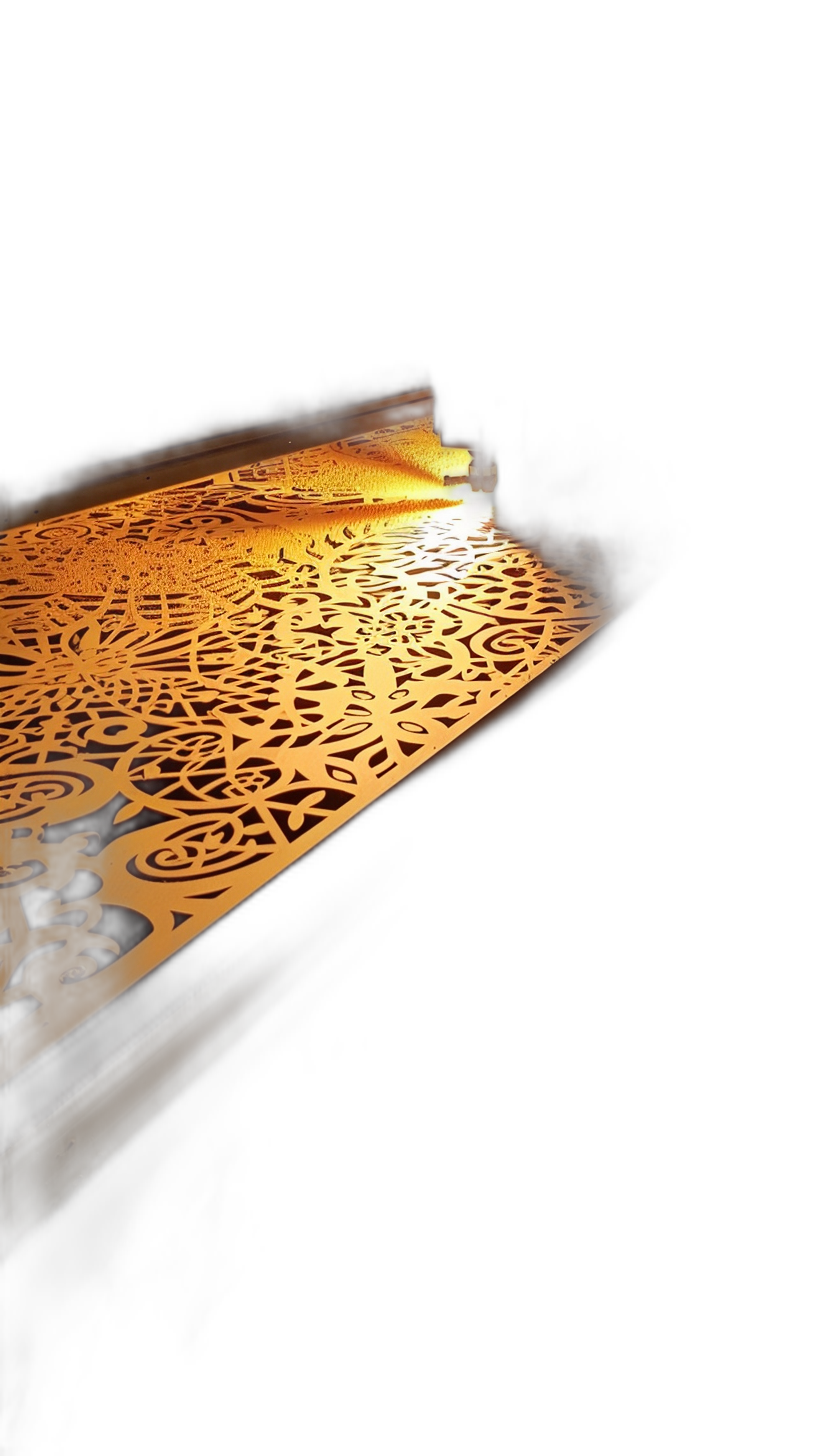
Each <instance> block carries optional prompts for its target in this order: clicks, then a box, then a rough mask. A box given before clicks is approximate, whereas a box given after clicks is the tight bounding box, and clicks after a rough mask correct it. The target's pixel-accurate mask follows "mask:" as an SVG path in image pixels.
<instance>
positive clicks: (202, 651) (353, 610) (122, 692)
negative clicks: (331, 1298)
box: [0, 420, 603, 1072]
mask: <svg viewBox="0 0 816 1456" xmlns="http://www.w3.org/2000/svg"><path fill="white" fill-rule="evenodd" d="M469 461H470V457H469V455H468V452H467V451H465V450H450V449H445V448H444V447H443V446H441V444H440V442H439V439H438V438H437V436H436V435H435V434H434V433H433V427H432V422H431V421H430V420H425V421H420V422H416V421H414V422H412V423H410V424H409V425H402V426H390V427H384V428H383V429H380V430H375V431H373V432H372V433H371V434H369V435H366V436H360V437H356V438H355V439H353V440H345V441H339V442H336V443H334V444H332V445H327V446H319V447H315V448H313V449H309V450H303V451H299V452H296V453H293V454H290V455H284V456H279V457H277V458H276V459H274V460H269V461H262V462H260V463H258V464H256V465H253V466H249V467H246V468H242V469H236V470H232V471H227V472H224V473H222V474H220V475H215V476H213V477H211V478H208V479H207V480H198V481H194V482H191V483H189V484H185V485H176V486H170V487H167V488H165V489H162V490H157V491H154V492H152V493H150V494H146V495H140V496H137V497H134V498H132V499H130V500H125V501H117V502H115V503H114V504H108V505H104V506H99V507H96V508H93V509H89V510H85V511H80V512H76V513H75V514H72V515H67V516H63V517H61V518H59V519H58V520H53V521H47V522H44V523H41V524H31V525H28V526H22V527H19V528H17V529H15V530H12V531H9V532H7V533H6V535H5V537H4V538H2V541H0V608H2V618H1V619H0V620H2V626H0V682H1V683H2V685H3V690H2V704H1V705H0V915H1V916H2V920H0V955H2V957H3V962H2V964H3V980H2V985H3V986H4V987H5V989H4V990H3V992H2V996H0V1007H2V1013H0V1014H2V1016H3V1017H4V1018H5V1020H6V1022H7V1023H8V1027H9V1032H10V1042H9V1049H8V1052H7V1056H6V1067H7V1072H13V1071H14V1070H15V1069H16V1068H18V1067H19V1066H21V1065H23V1064H24V1063H25V1062H26V1061H27V1060H28V1059H30V1058H31V1057H32V1056H33V1055H35V1054H36V1053H37V1052H38V1051H40V1050H41V1049H42V1048H44V1047H45V1046H47V1045H49V1044H50V1043H51V1042H53V1041H55V1040H56V1039H57V1038H58V1037H60V1036H62V1035H63V1034H65V1033H66V1032H67V1031H69V1030H70V1029H71V1028H72V1027H74V1026H76V1025H78V1024H79V1023H80V1022H81V1021H83V1020H84V1019H85V1018H86V1017H87V1016H88V1015H90V1014H91V1013H92V1012H94V1011H96V1010H97V1009H98V1008H100V1007H101V1006H103V1005H104V1004H105V1003H106V1002H108V1001H110V1000H111V999H112V998H113V997H114V996H116V995H118V994H119V992H121V991H122V990H124V989H125V988H126V987H127V986H129V985H131V984H132V983H133V982H134V981H136V980H138V978H139V977H141V976H143V975H145V974H146V972H147V971H149V970H151V969H153V968H154V967H155V966H157V965H158V964H159V963H160V962H161V961H163V960H164V959H166V957H167V956H169V955H171V954H172V952H173V951H174V950H175V949H177V948H178V947H179V946H181V945H182V944H184V943H185V942H186V941H189V940H190V939H191V938H192V937H193V936H194V935H197V934H198V932H199V931H201V930H203V929H204V928H205V927H206V926H208V925H209V924H211V923H212V922H213V921H214V920H216V919H217V918H218V917H219V916H221V915H222V914H223V913H224V911H225V910H229V909H231V908H232V907H233V906H235V905H236V904H238V902H239V901H241V900H243V899H244V897H245V896H246V895H249V894H251V892H252V891H253V890H255V889H257V888H258V887H259V886H260V885H262V884H264V883H265V882H266V881H267V880H269V879H270V878H271V877H272V876H273V875H275V874H276V873H277V872H278V871H279V870H281V869H283V868H284V867H285V866H286V865H287V864H290V863H291V862H292V860H294V859H295V858H297V856H299V855H301V854H303V853H304V851H305V850H307V849H309V848H310V847H311V846H312V845H313V844H315V843H317V842H318V841H319V840H320V839H322V838H324V837H325V835H327V834H328V833H330V832H331V830H332V829H334V828H336V827H337V826H338V825H339V824H342V823H343V822H344V821H345V820H346V819H348V818H350V817H351V815H352V814H355V813H356V812H357V810H358V809H361V808H362V807H364V806H365V805H366V804H368V803H369V802H371V800H373V799H375V798H376V797H377V796H378V795H379V794H381V793H382V792H383V791H384V790H385V789H387V788H388V787H389V785H391V784H393V783H396V782H397V781H398V780H399V779H401V778H403V777H404V775H405V774H407V773H409V772H410V770H411V769H412V768H415V767H416V766H417V765H418V764H420V763H423V762H424V761H425V760H426V759H427V758H429V757H430V756H431V755H432V754H433V753H435V752H436V751H437V749H439V748H441V747H443V746H444V745H445V744H446V743H448V742H450V741H451V739H453V738H456V737H457V736H458V735H459V734H460V733H462V732H463V731H464V730H465V729H466V728H468V727H469V726H470V725H471V724H473V723H475V722H477V721H478V720H479V719H480V718H482V717H483V716H484V715H485V714H486V713H488V712H490V710H491V709H492V708H494V707H497V706H498V705H499V704H500V703H502V702H504V701H505V699H507V698H508V697H510V696H511V695H512V694H513V693H514V692H516V691H517V690H518V689H519V688H520V687H523V686H524V684H525V683H527V682H529V681H530V679H531V678H533V677H535V676H536V675H537V674H539V673H540V672H542V671H543V670H544V669H545V668H546V667H548V666H549V665H550V663H552V662H554V661H556V660H557V659H558V658H559V657H562V656H563V655H564V654H565V653H566V652H568V651H569V650H570V649H571V648H572V647H574V646H575V645H576V644H577V643H579V642H581V641H583V640H584V638H586V637H587V636H588V635H589V634H590V633H591V632H592V631H593V630H594V629H595V628H596V627H598V626H599V625H600V623H601V621H602V620H603V613H602V607H601V604H600V603H599V601H598V599H597V597H596V596H594V595H593V594H592V593H591V592H588V591H586V590H584V589H582V587H581V586H580V585H579V584H578V583H576V582H572V581H568V580H567V579H565V578H564V577H563V576H559V575H558V574H556V573H555V572H553V571H552V570H550V569H549V568H547V567H545V566H544V564H543V563H542V562H541V561H540V560H539V559H538V557H537V556H536V555H535V554H534V553H533V552H531V551H529V550H527V549H526V548H524V547H522V546H520V545H519V544H517V543H516V542H514V541H512V540H511V539H510V538H509V537H508V536H506V535H505V534H504V533H503V532H501V531H500V530H498V529H497V528H496V527H495V525H494V524H493V522H492V520H491V519H490V516H489V504H488V502H487V500H486V498H485V497H484V496H478V497H476V496H475V495H474V494H473V493H472V492H471V491H470V488H469V487H468V485H467V483H466V479H465V478H466V476H467V471H468V466H469ZM450 478H453V479H454V481H455V482H457V483H454V484H452V485H447V484H446V483H445V481H446V479H450Z"/></svg>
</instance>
